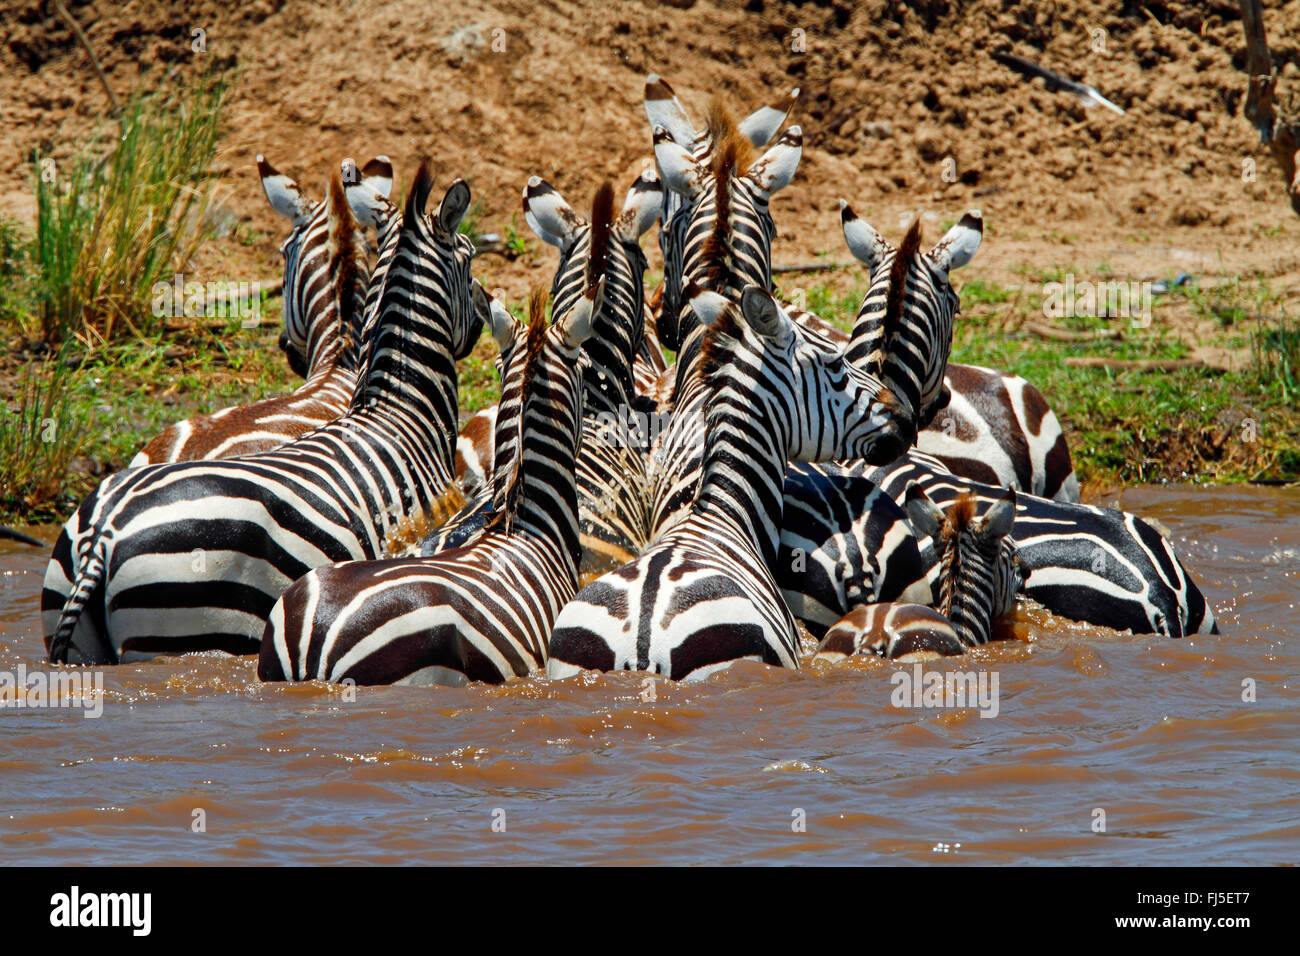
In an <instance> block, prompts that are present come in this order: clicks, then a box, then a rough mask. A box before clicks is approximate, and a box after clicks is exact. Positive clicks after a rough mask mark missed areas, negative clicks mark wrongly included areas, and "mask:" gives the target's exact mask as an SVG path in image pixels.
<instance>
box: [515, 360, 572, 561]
mask: <svg viewBox="0 0 1300 956" xmlns="http://www.w3.org/2000/svg"><path fill="white" fill-rule="evenodd" d="M579 387H580V383H579V381H578V380H577V378H576V376H575V377H574V379H573V381H572V383H571V384H567V385H566V383H564V382H562V381H556V380H555V377H552V376H543V375H542V374H540V370H539V374H537V375H536V376H535V378H534V381H533V382H532V383H531V385H530V388H529V391H530V394H529V395H528V396H527V397H526V399H525V401H524V407H523V414H522V416H521V421H520V427H521V430H522V444H523V447H522V449H521V451H520V461H519V474H518V477H517V479H516V480H517V481H518V482H519V489H518V498H517V500H516V502H515V504H514V513H513V515H512V516H511V517H510V518H509V521H510V527H511V528H512V529H513V530H514V531H523V532H524V533H526V534H528V535H530V536H531V537H533V538H536V539H539V540H540V541H542V542H545V543H548V544H550V545H552V546H554V547H556V548H557V549H558V550H559V552H560V553H561V554H562V555H564V556H567V558H568V560H569V562H570V563H571V564H572V567H573V572H574V574H575V575H576V574H577V567H578V560H579V557H580V556H581V553H582V546H581V543H580V541H579V536H578V491H577V486H576V484H575V482H574V464H575V460H576V458H577V454H578V445H579V443H580V439H581V420H582V418H581V412H582V409H581V407H580V404H579V403H580V402H581V395H580V394H579V391H578V389H579ZM575 580H576V579H575Z"/></svg>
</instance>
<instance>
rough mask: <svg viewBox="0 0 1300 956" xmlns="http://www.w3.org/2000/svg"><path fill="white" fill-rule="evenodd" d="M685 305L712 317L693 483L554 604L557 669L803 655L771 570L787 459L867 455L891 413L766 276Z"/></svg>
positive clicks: (701, 666)
mask: <svg viewBox="0 0 1300 956" xmlns="http://www.w3.org/2000/svg"><path fill="white" fill-rule="evenodd" d="M689 304H690V307H691V311H692V313H693V314H694V315H695V316H696V317H697V319H698V320H701V321H702V322H704V323H706V324H707V326H708V329H707V333H706V335H705V338H704V341H703V342H702V343H701V348H700V355H699V356H698V363H699V377H700V379H701V380H703V381H704V383H705V385H704V387H705V389H706V391H707V399H706V402H705V407H706V410H707V411H706V421H707V424H706V443H705V447H704V461H703V467H702V480H701V482H700V486H699V492H698V495H697V496H696V498H695V500H694V502H693V503H692V505H691V507H690V509H689V511H688V513H687V514H686V516H685V517H684V518H683V519H682V520H681V521H679V522H678V523H677V524H676V525H675V526H674V527H673V528H672V529H671V530H670V531H668V533H667V534H665V535H663V536H662V537H661V538H659V539H658V540H657V541H656V542H655V543H654V544H653V545H651V546H650V547H649V548H648V549H647V550H646V551H645V552H644V553H642V555H641V556H640V557H639V558H637V559H636V561H634V562H631V563H629V564H627V565H625V566H624V567H622V568H620V569H618V570H617V571H613V572H611V573H609V574H606V575H604V576H602V577H601V578H599V579H597V580H596V581H594V582H593V583H591V584H590V585H588V586H587V587H585V588H583V590H582V591H580V592H579V593H578V595H577V596H576V597H575V598H574V599H573V600H572V601H571V602H570V603H569V604H568V605H567V606H566V607H565V609H564V610H563V611H562V612H561V613H560V617H559V619H558V620H557V621H556V625H555V631H554V634H553V635H552V638H551V646H550V660H549V662H548V665H547V673H548V674H549V675H551V676H552V677H565V676H568V675H571V674H573V673H575V672H577V671H578V670H579V669H582V668H592V669H597V670H622V669H632V670H643V671H651V672H655V673H661V674H665V675H667V676H670V677H673V678H676V679H681V678H686V677H692V678H700V677H704V676H706V675H707V674H709V673H712V672H713V671H715V670H717V669H719V668H721V667H725V666H727V665H729V664H730V663H733V662H734V661H736V660H739V659H753V660H759V661H764V662H766V663H769V664H775V665H779V666H785V667H798V666H799V661H798V636H797V633H796V630H795V625H794V619H793V617H792V616H791V614H790V611H789V609H788V608H787V607H786V604H785V601H784V600H783V599H782V597H781V593H780V590H779V588H778V586H777V583H776V580H775V579H774V578H773V576H772V572H771V570H770V569H771V566H772V564H773V562H774V561H775V559H776V556H777V549H778V542H779V533H780V526H781V509H782V492H781V487H782V483H783V481H784V476H785V470H786V465H787V463H788V461H789V460H790V459H792V458H794V459H802V460H819V459H825V458H832V457H855V456H863V455H867V454H869V453H870V452H871V450H872V448H873V446H874V445H875V443H876V442H878V441H879V438H880V435H881V432H882V431H884V430H887V429H891V428H892V427H893V426H894V420H893V417H892V413H891V410H890V409H889V408H887V407H885V404H882V402H881V401H880V396H881V390H880V386H879V383H878V382H876V381H875V380H874V379H872V378H871V377H870V376H869V375H867V374H865V373H863V372H862V371H861V370H859V369H858V368H856V367H855V366H853V365H851V364H850V363H848V362H847V361H845V359H844V356H843V353H842V351H840V350H838V349H835V348H833V347H828V346H827V345H826V343H825V342H823V341H818V340H817V339H815V338H814V337H813V334H812V333H809V332H808V331H806V330H804V329H802V328H800V327H799V326H797V325H795V324H794V323H793V322H792V321H791V319H790V317H789V315H788V314H786V313H785V312H784V311H783V310H782V309H781V308H780V307H779V305H778V304H777V303H776V301H775V300H774V299H772V298H771V296H770V295H769V294H768V292H767V291H766V290H765V289H763V288H762V287H760V286H751V287H749V288H748V289H746V290H745V291H744V293H743V294H742V300H741V308H740V309H739V310H738V309H736V308H735V307H734V306H732V305H730V304H729V303H728V302H727V301H726V300H725V299H723V298H722V297H721V296H718V295H715V294H713V293H708V292H698V293H696V294H694V295H693V296H692V298H691V299H690V303H689Z"/></svg>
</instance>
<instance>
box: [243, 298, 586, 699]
mask: <svg viewBox="0 0 1300 956" xmlns="http://www.w3.org/2000/svg"><path fill="white" fill-rule="evenodd" d="M603 289H604V281H603V279H602V280H599V281H598V283H597V285H595V286H593V287H591V288H588V289H587V290H586V291H585V293H584V295H583V296H582V297H581V298H579V299H578V301H577V302H576V303H575V304H574V305H573V307H572V308H571V309H569V310H568V311H567V312H565V313H563V315H562V316H561V314H560V313H558V312H556V313H555V314H556V315H557V316H560V317H557V319H556V321H555V322H554V323H553V324H552V325H550V326H548V325H547V324H546V316H545V300H546V293H545V292H544V291H542V290H540V289H538V290H534V293H533V295H532V298H531V302H530V307H529V314H530V323H529V325H528V326H527V327H526V328H524V327H521V326H519V324H518V323H517V322H516V321H515V320H514V318H513V317H512V316H511V315H510V313H508V312H507V311H506V310H505V309H504V308H502V307H500V306H499V305H497V304H496V303H495V302H493V313H492V318H491V321H492V324H493V335H494V337H496V338H497V340H498V342H502V341H505V342H506V343H507V344H506V346H505V348H504V350H503V351H504V353H505V368H506V371H505V374H504V376H503V383H502V390H501V391H502V394H501V403H500V406H499V409H500V410H499V412H498V415H497V441H496V444H495V451H496V461H495V463H494V467H493V469H492V486H493V487H492V496H493V501H492V512H491V517H490V518H489V520H488V522H487V524H486V527H485V529H484V530H483V532H482V533H481V534H480V535H479V536H478V537H476V538H475V540H474V541H473V543H472V544H470V545H468V546H465V547H460V548H455V549H452V550H448V551H444V552H442V553H439V554H436V555H434V556H433V557H425V558H409V559H390V560H381V561H345V562H341V563H336V564H331V565H327V566H324V567H320V568H317V569H315V570H314V571H311V572H309V573H308V574H306V575H304V576H303V577H302V578H300V579H298V581H296V582H295V583H294V584H293V585H292V586H291V587H290V588H289V589H288V590H287V591H286V592H285V593H284V594H283V595H281V597H280V599H279V600H278V601H277V602H276V604H275V607H274V608H273V609H272V610H271V613H270V616H269V618H268V620H267V624H266V629H265V632H264V634H263V638H262V647H261V655H260V658H259V661H258V669H257V672H258V677H260V678H261V679H262V680H264V681H274V680H309V679H320V680H327V681H333V682H341V681H345V680H352V681H355V682H356V683H358V684H415V685H421V686H424V685H432V684H441V685H462V684H465V683H468V682H469V681H488V682H491V683H500V682H502V681H505V680H507V679H509V678H511V677H515V676H523V675H526V674H528V673H529V672H530V671H534V670H537V669H539V668H540V667H542V666H543V664H544V662H545V659H546V645H547V641H548V639H549V637H550V631H551V624H552V622H553V621H554V620H555V617H556V615H557V614H558V613H559V611H560V608H561V607H562V606H563V605H564V604H565V602H567V601H568V599H569V598H570V597H572V596H573V593H574V591H576V590H577V586H578V560H579V552H580V548H579V540H578V502H577V488H576V485H575V483H574V458H575V455H576V454H577V452H576V449H577V447H578V446H579V444H580V442H581V439H582V403H583V392H584V391H585V389H584V387H583V384H582V380H583V376H584V374H585V371H586V369H587V367H588V366H589V365H591V364H593V360H592V359H590V358H588V356H589V355H590V354H591V353H586V354H584V353H583V352H582V351H580V347H581V346H582V343H583V342H584V340H586V339H587V338H588V336H589V335H590V334H591V332H592V328H593V312H595V311H598V308H597V304H596V303H597V300H598V299H599V298H600V295H601V292H602V290H603ZM512 339H513V342H512V341H511V340H512Z"/></svg>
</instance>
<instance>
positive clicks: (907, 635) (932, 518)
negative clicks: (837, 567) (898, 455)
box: [815, 481, 1020, 661]
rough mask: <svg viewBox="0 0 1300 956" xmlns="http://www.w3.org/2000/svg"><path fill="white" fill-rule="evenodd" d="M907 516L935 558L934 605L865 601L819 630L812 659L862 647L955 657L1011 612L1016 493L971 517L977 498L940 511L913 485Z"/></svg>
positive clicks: (991, 634)
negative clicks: (822, 632) (823, 633)
mask: <svg viewBox="0 0 1300 956" xmlns="http://www.w3.org/2000/svg"><path fill="white" fill-rule="evenodd" d="M905 504H906V507H907V514H908V518H909V520H910V522H911V525H912V527H913V528H914V529H915V530H916V532H917V534H918V536H920V537H922V538H928V539H929V540H930V541H931V542H932V545H933V548H934V551H935V554H936V555H937V556H938V560H937V561H936V562H935V568H936V570H937V574H938V578H937V581H936V587H935V595H936V596H937V605H938V606H937V608H930V607H926V606H925V605H920V604H909V603H895V604H865V605H860V606H859V607H856V608H854V609H853V610H852V611H850V612H849V613H848V614H846V615H845V616H844V617H843V618H841V619H840V620H839V621H838V622H836V624H835V626H834V627H832V628H831V629H830V630H829V631H827V632H826V636H825V637H824V638H823V639H822V642H821V644H820V645H818V648H817V653H816V655H815V659H820V660H824V661H828V660H829V661H834V660H838V659H840V658H843V657H849V656H852V655H854V654H860V653H863V652H864V651H865V652H868V653H875V654H877V655H879V656H881V657H887V658H890V659H893V660H898V659H900V658H901V659H909V660H911V659H915V660H920V659H923V658H924V657H928V656H933V657H942V656H948V655H952V654H962V653H964V652H965V649H966V648H968V647H979V646H980V645H981V644H987V643H988V642H989V641H990V640H993V639H995V638H996V637H998V636H1001V635H998V634H996V633H995V631H994V625H995V624H996V623H997V621H998V620H1000V619H1001V618H1003V617H1005V616H1006V615H1008V614H1010V613H1011V612H1012V611H1013V610H1015V606H1016V592H1017V590H1018V589H1019V586H1020V578H1019V570H1018V563H1019V562H1018V557H1017V554H1016V544H1015V540H1014V539H1013V538H1012V537H1011V529H1012V526H1013V524H1014V522H1015V515H1016V492H1015V490H1014V489H1011V488H1008V489H1007V490H1006V493H1005V494H1004V495H1003V496H1002V497H1001V498H999V499H998V500H997V501H995V502H993V504H992V505H991V506H990V507H989V509H988V510H987V511H986V512H985V513H984V515H983V516H982V517H976V498H975V496H974V495H973V494H971V493H969V492H964V493H963V494H960V495H958V496H957V498H956V500H955V501H954V502H953V503H952V506H951V507H950V508H949V509H948V513H947V514H944V512H943V510H942V509H940V508H939V506H938V505H936V504H935V503H934V502H933V501H931V500H930V498H929V497H928V496H927V495H926V493H925V491H924V489H922V487H921V486H920V485H919V484H917V483H916V482H914V481H913V482H909V483H908V485H907V492H906V495H905Z"/></svg>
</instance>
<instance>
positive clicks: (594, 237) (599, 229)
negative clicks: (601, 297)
mask: <svg viewBox="0 0 1300 956" xmlns="http://www.w3.org/2000/svg"><path fill="white" fill-rule="evenodd" d="M613 225H614V184H613V183H611V182H610V181H609V180H608V179H607V180H605V182H604V183H602V184H601V187H600V189H598V190H596V198H595V199H594V200H593V201H592V204H591V244H590V246H588V252H587V282H586V291H587V292H590V291H591V290H592V289H594V288H596V285H597V283H599V282H600V277H601V276H603V275H604V274H605V260H606V259H607V258H608V257H609V237H610V233H611V232H612V227H613Z"/></svg>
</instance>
